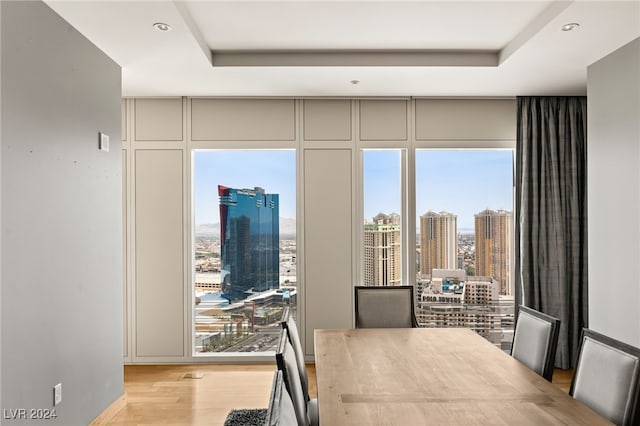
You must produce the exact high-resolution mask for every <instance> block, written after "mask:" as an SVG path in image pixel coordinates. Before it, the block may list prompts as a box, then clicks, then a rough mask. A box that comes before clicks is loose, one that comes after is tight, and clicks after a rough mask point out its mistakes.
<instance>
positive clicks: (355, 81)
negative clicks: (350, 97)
mask: <svg viewBox="0 0 640 426" xmlns="http://www.w3.org/2000/svg"><path fill="white" fill-rule="evenodd" d="M349 83H351V84H353V85H356V84H358V83H360V80H351V81H350V82H349Z"/></svg>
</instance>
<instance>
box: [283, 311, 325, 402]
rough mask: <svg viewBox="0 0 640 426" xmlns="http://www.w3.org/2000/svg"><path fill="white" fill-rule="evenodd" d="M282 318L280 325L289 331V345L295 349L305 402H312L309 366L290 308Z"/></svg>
mask: <svg viewBox="0 0 640 426" xmlns="http://www.w3.org/2000/svg"><path fill="white" fill-rule="evenodd" d="M282 318H283V320H282V322H281V323H280V325H281V326H282V328H283V329H285V330H287V335H288V336H289V343H291V346H292V347H293V351H294V352H295V354H296V362H297V364H298V373H299V374H300V382H301V384H302V391H303V392H304V397H305V400H306V401H309V400H310V398H309V377H308V376H307V366H306V365H305V362H304V351H303V350H302V343H301V342H300V335H299V334H298V327H297V325H296V322H295V320H294V319H293V315H291V312H290V311H289V308H288V307H287V308H285V309H284V313H283V315H282ZM315 403H317V401H315V402H314V404H315Z"/></svg>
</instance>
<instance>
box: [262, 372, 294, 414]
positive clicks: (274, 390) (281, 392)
mask: <svg viewBox="0 0 640 426" xmlns="http://www.w3.org/2000/svg"><path fill="white" fill-rule="evenodd" d="M297 425H298V419H297V418H296V410H295V408H294V407H293V401H291V397H290V396H289V393H288V392H287V389H286V386H285V384H284V378H283V377H282V371H280V370H278V371H276V372H275V374H274V376H273V385H272V386H271V395H270V397H269V407H268V408H267V419H266V422H265V426H297Z"/></svg>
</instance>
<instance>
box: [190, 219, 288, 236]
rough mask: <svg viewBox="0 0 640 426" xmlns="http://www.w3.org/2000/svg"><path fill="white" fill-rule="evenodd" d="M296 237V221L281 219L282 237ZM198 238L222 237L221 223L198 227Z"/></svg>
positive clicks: (204, 224) (203, 224)
mask: <svg viewBox="0 0 640 426" xmlns="http://www.w3.org/2000/svg"><path fill="white" fill-rule="evenodd" d="M295 235H296V220H295V219H291V218H288V217H281V218H280V236H281V237H293V236H295ZM196 236H197V237H219V236H220V224H219V223H202V224H200V225H196Z"/></svg>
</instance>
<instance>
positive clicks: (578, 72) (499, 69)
mask: <svg viewBox="0 0 640 426" xmlns="http://www.w3.org/2000/svg"><path fill="white" fill-rule="evenodd" d="M45 1H46V3H47V4H49V6H50V7H52V8H53V9H54V10H55V11H56V12H57V13H58V14H60V15H61V16H62V17H63V18H64V19H66V20H67V21H68V22H69V23H70V24H71V25H72V26H74V27H75V28H77V29H78V30H79V31H80V32H81V33H83V34H84V35H85V36H86V37H87V38H88V39H89V40H91V41H92V42H93V43H94V44H95V45H96V46H98V47H99V48H100V49H102V50H103V51H104V52H105V53H106V54H107V55H109V56H110V57H111V58H113V60H114V61H115V62H117V63H118V64H119V65H121V66H122V86H123V87H122V90H123V96H348V97H357V96H447V97H452V96H465V97H467V96H515V95H576V94H585V93H586V67H587V66H588V65H590V64H592V63H593V62H595V61H597V60H598V59H600V58H602V57H603V56H605V55H607V54H608V53H610V52H612V51H614V50H615V49H617V48H619V47H620V46H622V45H624V44H626V43H628V42H630V41H631V40H633V39H635V38H637V37H640V0H634V1H616V0H609V1H590V0H575V1H542V0H539V1H524V0H520V1H482V0H475V1H457V0H448V1H419V0H416V1H389V0H388V1H363V0H351V1H331V0H319V1H304V0H294V1H291V0H289V1H271V0H258V1H242V0H235V1H217V0H175V1H170V0H163V1H157V0H147V1H115V0H109V1H92V0H83V1H80V0H77V1H61V0H45ZM156 22H164V23H167V24H169V25H171V27H172V30H171V31H169V32H166V33H161V32H158V31H156V30H155V29H154V28H153V24H154V23H156ZM570 22H577V23H579V24H580V26H579V27H578V28H577V29H575V30H574V31H569V32H565V31H561V26H562V25H564V24H566V23H570ZM335 54H338V55H337V56H336V55H335ZM332 55H333V56H332ZM336 57H339V59H337V61H338V62H337V63H339V64H342V65H340V66H326V65H325V66H322V65H321V66H317V65H316V64H318V61H321V64H322V63H324V64H326V63H328V62H326V61H333V62H332V63H336V62H335V61H336V59H335V58H336ZM362 58H364V59H362ZM227 61H245V62H246V61H249V62H252V63H255V61H268V62H270V63H273V62H274V61H276V62H277V63H278V64H285V66H282V65H281V66H219V65H220V64H228V62H227ZM313 61H315V62H313ZM363 61H365V63H366V64H371V63H373V64H375V66H357V64H362V63H363ZM405 61H412V62H411V63H413V64H415V63H418V64H420V65H413V66H411V65H405ZM236 63H238V62H236ZM406 63H409V62H406ZM488 63H491V65H487V64H488ZM286 64H289V66H286ZM291 64H298V65H297V66H291ZM300 64H302V65H300ZM309 64H314V66H310V65H309ZM384 64H386V65H385V66H382V65H384ZM389 64H391V66H389ZM425 64H429V66H426V65H425ZM351 80H358V81H359V83H358V84H356V85H354V84H352V83H351Z"/></svg>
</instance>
